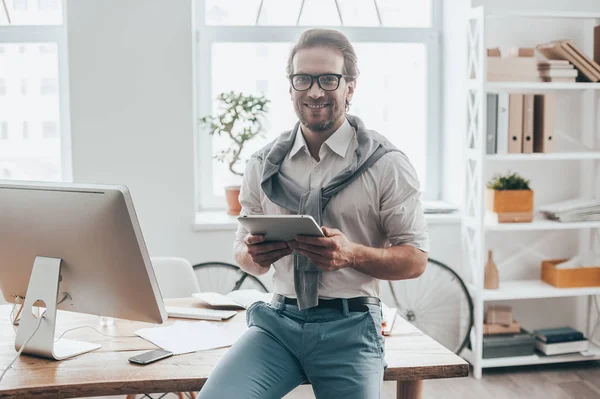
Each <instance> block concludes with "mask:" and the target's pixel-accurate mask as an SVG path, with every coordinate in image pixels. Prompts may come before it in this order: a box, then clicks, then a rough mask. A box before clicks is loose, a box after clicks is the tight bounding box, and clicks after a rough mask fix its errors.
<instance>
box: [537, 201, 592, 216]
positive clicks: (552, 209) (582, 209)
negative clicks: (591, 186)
mask: <svg viewBox="0 0 600 399" xmlns="http://www.w3.org/2000/svg"><path fill="white" fill-rule="evenodd" d="M538 210H539V211H540V212H541V213H542V215H544V216H545V217H546V218H548V219H550V220H554V221H557V222H589V221H599V220H600V200H596V199H586V198H575V199H570V200H566V201H560V202H556V203H552V204H547V205H543V206H540V207H539V208H538Z"/></svg>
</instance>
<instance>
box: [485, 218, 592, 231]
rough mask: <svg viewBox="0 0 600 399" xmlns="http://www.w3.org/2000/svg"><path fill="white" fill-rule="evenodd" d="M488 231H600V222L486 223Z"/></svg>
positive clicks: (542, 220)
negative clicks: (599, 229)
mask: <svg viewBox="0 0 600 399" xmlns="http://www.w3.org/2000/svg"><path fill="white" fill-rule="evenodd" d="M484 228H485V230H486V231H540V230H577V229H598V228H600V221H597V222H570V223H565V222H555V221H552V220H546V219H534V220H533V222H531V223H495V222H489V221H486V222H485V225H484Z"/></svg>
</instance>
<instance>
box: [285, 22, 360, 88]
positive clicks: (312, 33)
mask: <svg viewBox="0 0 600 399" xmlns="http://www.w3.org/2000/svg"><path fill="white" fill-rule="evenodd" d="M320 46H323V47H330V48H333V49H335V50H338V51H339V52H340V53H342V55H343V56H344V68H343V69H342V75H344V77H345V79H346V81H348V82H351V81H353V80H355V79H356V78H358V74H359V71H358V66H357V65H356V64H357V61H358V58H357V57H356V53H355V52H354V47H353V46H352V43H350V40H348V38H347V37H346V36H345V35H344V34H343V33H342V32H339V31H337V30H334V29H319V28H315V29H309V30H307V31H305V32H304V33H302V35H301V36H300V38H299V39H298V42H297V43H296V45H295V46H294V47H293V48H292V50H291V51H290V56H289V58H288V63H287V67H286V72H287V74H288V75H291V74H292V73H294V67H293V66H292V63H293V61H294V56H295V55H296V53H297V52H298V50H301V49H305V48H312V47H320Z"/></svg>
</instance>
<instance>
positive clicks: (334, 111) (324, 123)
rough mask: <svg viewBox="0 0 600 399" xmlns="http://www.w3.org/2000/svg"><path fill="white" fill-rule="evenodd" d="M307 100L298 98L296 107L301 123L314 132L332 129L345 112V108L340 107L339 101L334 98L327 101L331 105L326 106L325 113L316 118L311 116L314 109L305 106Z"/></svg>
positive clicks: (295, 103)
mask: <svg viewBox="0 0 600 399" xmlns="http://www.w3.org/2000/svg"><path fill="white" fill-rule="evenodd" d="M305 102H306V101H304V100H302V99H299V100H296V101H295V102H294V109H295V110H296V115H297V116H298V119H300V123H302V125H303V126H306V127H307V128H308V129H310V130H311V131H313V132H323V131H326V130H328V129H330V128H331V127H332V126H333V125H334V124H335V121H337V120H338V119H339V118H340V116H342V114H343V113H344V111H343V109H340V107H339V106H338V102H337V101H335V100H333V99H332V100H329V101H327V103H329V104H330V105H329V106H327V107H326V108H325V110H324V111H325V112H323V115H322V116H321V117H320V118H319V119H316V120H315V119H313V118H312V117H311V116H312V115H311V113H312V112H313V111H311V110H310V109H308V108H307V107H305V106H304V103H305ZM321 103H322V102H321ZM309 104H310V102H309ZM314 104H315V105H316V104H320V103H314Z"/></svg>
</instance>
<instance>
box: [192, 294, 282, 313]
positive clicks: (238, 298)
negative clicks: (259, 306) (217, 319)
mask: <svg viewBox="0 0 600 399" xmlns="http://www.w3.org/2000/svg"><path fill="white" fill-rule="evenodd" d="M192 296H193V297H194V298H197V299H200V300H201V301H202V302H204V303H206V304H207V305H209V306H210V307H212V308H215V309H248V308H249V307H250V305H252V304H253V303H254V302H258V301H263V302H270V301H271V298H272V297H273V294H272V293H267V292H261V291H258V290H236V291H231V292H230V293H228V294H227V295H223V294H219V293H217V292H198V293H194V294H192Z"/></svg>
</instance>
